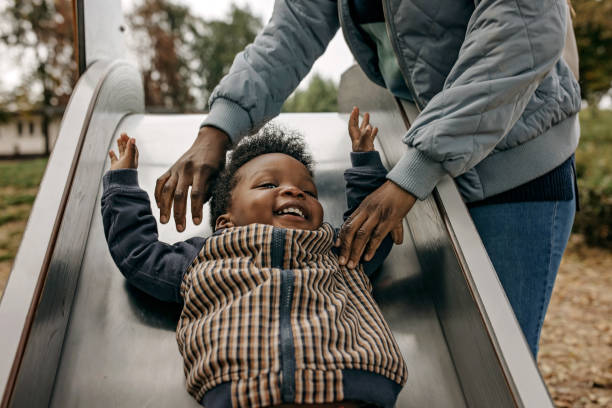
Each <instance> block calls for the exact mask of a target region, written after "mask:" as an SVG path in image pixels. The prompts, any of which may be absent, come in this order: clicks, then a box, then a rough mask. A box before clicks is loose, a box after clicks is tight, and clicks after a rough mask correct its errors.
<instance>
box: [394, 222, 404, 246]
mask: <svg viewBox="0 0 612 408" xmlns="http://www.w3.org/2000/svg"><path fill="white" fill-rule="evenodd" d="M391 239H392V240H393V243H394V244H395V245H399V244H401V243H402V242H404V225H403V224H402V222H401V221H400V222H398V223H397V224H396V225H395V227H394V228H393V229H392V230H391Z"/></svg>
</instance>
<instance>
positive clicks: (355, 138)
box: [348, 106, 378, 152]
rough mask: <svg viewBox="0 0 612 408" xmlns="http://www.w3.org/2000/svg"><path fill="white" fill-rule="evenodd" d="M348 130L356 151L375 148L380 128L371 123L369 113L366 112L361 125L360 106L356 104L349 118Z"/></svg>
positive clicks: (369, 150) (366, 150)
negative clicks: (375, 139) (375, 140)
mask: <svg viewBox="0 0 612 408" xmlns="http://www.w3.org/2000/svg"><path fill="white" fill-rule="evenodd" d="M348 130H349V135H350V136H351V142H352V143H353V151H354V152H371V151H373V150H374V138H375V137H376V134H377V133H378V128H376V127H375V128H373V127H372V125H370V114H369V113H367V112H366V113H365V114H364V115H363V121H362V122H361V126H359V108H358V107H356V106H355V107H354V108H353V111H352V112H351V117H350V118H349V124H348Z"/></svg>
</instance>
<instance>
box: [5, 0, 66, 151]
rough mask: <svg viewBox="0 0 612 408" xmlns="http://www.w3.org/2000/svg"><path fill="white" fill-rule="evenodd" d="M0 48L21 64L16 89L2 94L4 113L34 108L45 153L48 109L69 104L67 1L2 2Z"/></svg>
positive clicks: (47, 148)
mask: <svg viewBox="0 0 612 408" xmlns="http://www.w3.org/2000/svg"><path fill="white" fill-rule="evenodd" d="M1 21H2V24H1V25H0V45H2V46H3V48H4V50H3V54H5V55H6V54H7V53H8V51H9V50H10V51H11V52H12V53H14V54H15V55H14V57H15V59H16V60H18V61H20V64H21V65H20V66H21V67H22V75H21V78H20V84H19V85H18V86H17V87H15V88H14V90H13V91H12V92H10V93H9V94H8V95H3V99H4V101H3V105H5V109H7V110H24V109H28V110H29V109H37V110H40V112H42V115H43V126H42V129H43V133H44V136H45V152H46V153H47V154H49V150H50V147H49V132H48V126H49V120H50V113H49V108H51V107H57V106H65V105H66V104H67V103H68V99H69V98H70V94H71V93H72V88H73V86H74V82H75V80H76V69H77V68H76V62H75V60H74V51H73V29H72V24H71V22H72V3H71V2H70V0H36V1H19V0H7V4H6V6H5V7H4V10H3V11H2V17H1Z"/></svg>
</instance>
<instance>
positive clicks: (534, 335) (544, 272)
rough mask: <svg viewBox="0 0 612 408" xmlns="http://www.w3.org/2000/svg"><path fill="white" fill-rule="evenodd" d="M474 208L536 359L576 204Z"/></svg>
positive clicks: (474, 217)
mask: <svg viewBox="0 0 612 408" xmlns="http://www.w3.org/2000/svg"><path fill="white" fill-rule="evenodd" d="M469 211H470V214H471V215H472V219H473V220H474V224H475V225H476V229H477V230H478V232H479V233H480V237H481V238H482V242H483V243H484V246H485V248H486V250H487V252H488V254H489V257H490V258H491V261H492V262H493V266H494V267H495V270H496V271H497V276H498V277H499V280H500V281H501V284H502V286H503V287H504V289H505V291H506V295H507V296H508V300H509V301H510V304H511V305H512V309H514V314H515V315H516V318H517V320H518V322H519V324H520V325H521V328H522V329H523V333H524V334H525V338H526V339H527V343H528V344H529V347H530V348H531V352H532V353H533V356H534V358H535V357H536V355H537V353H538V341H539V338H540V330H541V329H542V323H543V322H544V315H545V314H546V309H547V308H548V302H549V301H550V295H551V293H552V289H553V284H554V283H555V277H556V276H557V270H558V269H559V264H560V263H561V257H562V256H563V251H564V250H565V246H566V245H567V241H568V239H569V235H570V231H571V228H572V224H573V222H574V215H575V213H576V203H575V201H574V200H571V201H534V202H520V203H505V204H492V205H483V206H480V207H474V208H470V210H469Z"/></svg>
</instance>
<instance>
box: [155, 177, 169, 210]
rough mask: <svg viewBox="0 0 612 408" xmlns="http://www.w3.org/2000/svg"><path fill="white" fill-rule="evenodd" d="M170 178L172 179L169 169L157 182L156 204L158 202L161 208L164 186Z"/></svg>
mask: <svg viewBox="0 0 612 408" xmlns="http://www.w3.org/2000/svg"><path fill="white" fill-rule="evenodd" d="M168 179H170V171H167V172H165V173H164V174H162V175H161V176H160V177H159V178H158V179H157V181H156V182H155V193H154V195H155V204H157V208H159V206H160V204H161V196H162V190H163V188H164V186H165V185H166V182H167V181H168Z"/></svg>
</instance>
